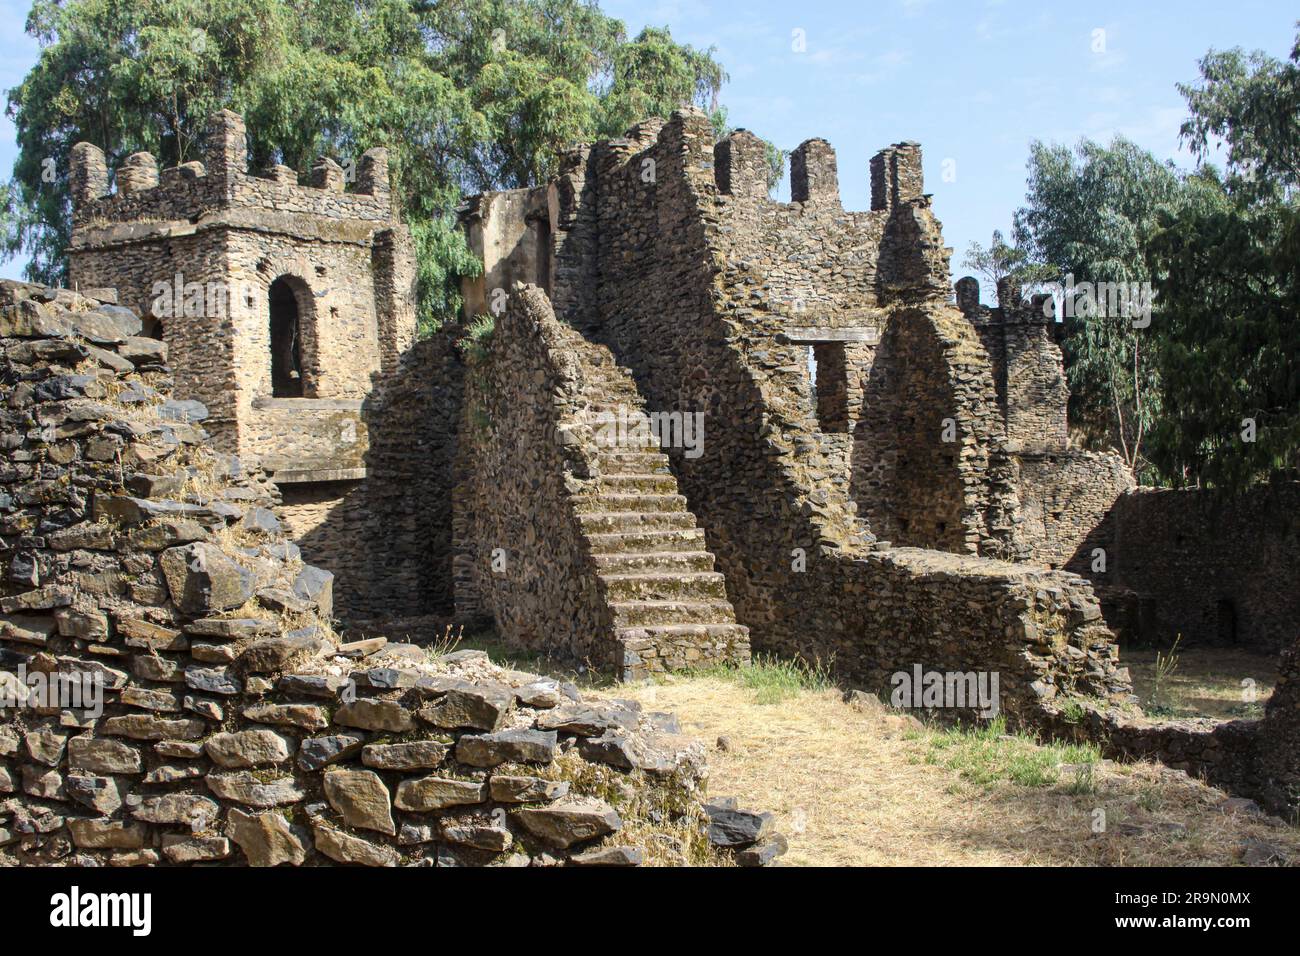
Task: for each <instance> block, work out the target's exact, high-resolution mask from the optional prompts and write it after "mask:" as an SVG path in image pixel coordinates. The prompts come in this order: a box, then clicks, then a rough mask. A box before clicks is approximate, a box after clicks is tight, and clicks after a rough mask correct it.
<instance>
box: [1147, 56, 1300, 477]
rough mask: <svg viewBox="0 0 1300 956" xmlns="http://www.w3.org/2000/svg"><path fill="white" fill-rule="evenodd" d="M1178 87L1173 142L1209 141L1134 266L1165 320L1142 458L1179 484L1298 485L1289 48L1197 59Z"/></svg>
mask: <svg viewBox="0 0 1300 956" xmlns="http://www.w3.org/2000/svg"><path fill="white" fill-rule="evenodd" d="M1200 70H1201V82H1200V83H1199V84H1198V85H1187V86H1181V87H1180V88H1179V89H1180V91H1181V92H1182V93H1183V95H1184V96H1185V97H1186V99H1187V103H1188V106H1189V107H1190V109H1191V117H1190V118H1189V119H1188V121H1187V122H1186V123H1185V124H1184V125H1183V135H1184V137H1185V139H1186V141H1187V142H1188V143H1189V144H1190V145H1191V146H1192V147H1193V149H1195V150H1196V151H1197V152H1198V154H1199V155H1200V156H1201V157H1202V158H1204V157H1205V156H1206V155H1207V154H1208V152H1209V150H1210V148H1211V147H1212V146H1213V145H1214V144H1216V143H1218V142H1221V143H1222V144H1223V145H1224V146H1225V147H1226V153H1227V157H1228V163H1229V172H1228V173H1226V174H1220V173H1219V171H1218V170H1216V169H1214V168H1213V167H1210V166H1206V167H1204V168H1203V170H1202V172H1201V175H1199V176H1198V177H1196V178H1195V186H1196V188H1195V190H1194V193H1193V201H1191V202H1188V203H1185V204H1184V205H1183V206H1182V207H1181V208H1179V209H1177V210H1168V211H1165V212H1163V213H1162V214H1161V215H1160V216H1159V221H1158V227H1157V229H1156V230H1155V232H1154V233H1153V235H1152V236H1151V238H1150V241H1149V244H1148V248H1147V259H1148V262H1149V264H1150V268H1151V269H1152V271H1153V272H1154V273H1155V274H1157V275H1158V276H1159V277H1160V282H1159V292H1160V296H1161V298H1162V300H1163V302H1164V309H1165V313H1166V314H1167V316H1168V323H1169V327H1168V332H1167V334H1166V336H1165V338H1164V341H1163V347H1162V349H1161V355H1160V369H1161V377H1162V387H1163V391H1164V396H1165V408H1166V412H1165V414H1164V416H1163V417H1162V419H1161V420H1160V422H1159V423H1158V425H1157V427H1156V430H1155V433H1154V434H1153V436H1152V443H1151V450H1152V455H1153V457H1154V458H1155V460H1156V461H1157V463H1158V464H1159V465H1160V467H1161V469H1162V471H1163V472H1164V473H1165V474H1167V475H1168V476H1169V477H1170V479H1171V480H1172V481H1174V482H1175V483H1179V484H1184V483H1188V484H1202V485H1208V486H1212V487H1217V488H1220V489H1223V490H1225V491H1232V490H1237V489H1240V488H1242V487H1245V486H1247V485H1249V484H1250V483H1252V482H1254V481H1258V480H1261V479H1265V478H1269V477H1287V478H1293V479H1294V478H1298V477H1300V209H1298V208H1297V185H1298V184H1300V37H1298V38H1297V42H1296V44H1295V45H1294V47H1293V49H1292V52H1291V56H1290V59H1289V61H1287V62H1283V61H1279V60H1276V59H1273V58H1271V57H1268V56H1265V55H1264V54H1262V53H1258V52H1257V53H1253V54H1250V55H1246V54H1243V53H1242V51H1240V50H1230V51H1228V52H1226V53H1213V52H1212V53H1210V54H1209V55H1208V56H1206V57H1205V58H1204V59H1203V60H1202V61H1201V64H1200Z"/></svg>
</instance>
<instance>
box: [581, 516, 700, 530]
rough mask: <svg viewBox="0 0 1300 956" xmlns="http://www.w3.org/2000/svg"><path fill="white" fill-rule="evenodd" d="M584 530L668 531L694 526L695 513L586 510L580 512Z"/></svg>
mask: <svg viewBox="0 0 1300 956" xmlns="http://www.w3.org/2000/svg"><path fill="white" fill-rule="evenodd" d="M578 520H579V521H580V522H581V523H582V530H583V531H584V532H585V533H587V534H603V533H605V532H610V531H666V530H668V529H670V528H680V529H685V528H694V527H695V515H693V514H691V513H690V512H689V511H663V512H654V511H651V512H645V511H586V512H582V511H580V512H578Z"/></svg>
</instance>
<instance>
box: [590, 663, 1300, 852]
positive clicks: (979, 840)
mask: <svg viewBox="0 0 1300 956" xmlns="http://www.w3.org/2000/svg"><path fill="white" fill-rule="evenodd" d="M603 694H604V695H605V696H617V697H632V698H635V699H638V700H640V701H641V703H642V704H643V705H645V706H646V707H647V708H648V709H653V710H666V711H672V712H674V713H676V714H677V715H678V717H679V718H680V719H681V721H682V725H683V730H684V731H685V732H686V733H689V734H693V735H697V736H699V737H702V738H704V739H705V740H706V741H707V742H709V743H710V744H711V745H712V744H713V743H714V741H716V740H717V739H718V738H719V737H722V736H725V737H726V738H728V740H729V749H727V750H719V749H711V751H710V759H709V762H710V767H711V778H710V783H709V791H710V793H711V794H715V795H736V796H738V797H740V798H741V800H742V801H743V805H744V806H745V807H746V808H751V809H768V810H772V811H774V812H775V813H776V814H777V817H778V829H779V830H781V832H783V833H785V834H786V835H787V836H788V838H789V840H790V852H789V853H788V854H787V855H786V856H785V857H784V858H783V860H782V863H783V865H796V866H799V865H821V866H892V865H935V866H951V865H972V866H974V865H1013V866H1024V865H1102V866H1142V865H1164V866H1170V865H1172V866H1179V865H1230V864H1236V863H1239V862H1240V858H1241V852H1242V843H1243V841H1245V840H1252V839H1253V840H1262V841H1266V842H1267V843H1269V844H1272V845H1273V846H1275V847H1278V848H1279V849H1281V850H1283V851H1284V852H1285V853H1286V854H1287V855H1288V856H1290V857H1291V858H1292V859H1293V860H1294V859H1300V830H1296V829H1294V828H1292V827H1290V826H1288V825H1286V824H1283V823H1281V822H1280V821H1277V820H1274V819H1272V818H1256V817H1253V816H1249V815H1246V814H1244V813H1234V812H1225V810H1224V809H1222V808H1221V806H1220V804H1222V802H1223V801H1224V799H1225V796H1226V795H1225V794H1224V793H1222V792H1221V791H1219V790H1216V789H1214V788H1211V787H1208V786H1206V785H1204V784H1202V783H1200V782H1198V781H1196V780H1192V779H1189V778H1188V777H1187V776H1186V775H1184V774H1181V773H1178V772H1175V771H1171V770H1168V769H1167V768H1163V767H1160V766H1157V765H1153V764H1138V765H1115V764H1110V763H1109V762H1106V763H1103V764H1100V765H1098V766H1097V768H1096V769H1095V772H1094V774H1093V781H1092V785H1093V787H1094V788H1095V789H1094V790H1093V791H1092V792H1085V793H1077V794H1076V793H1072V792H1071V789H1072V787H1071V784H1072V783H1073V782H1074V781H1075V776H1074V774H1073V772H1072V771H1070V770H1066V771H1065V772H1063V773H1061V774H1060V780H1059V782H1058V783H1056V784H1054V785H1051V786H1046V787H1029V786H1021V785H1018V784H1014V783H1010V782H1008V781H1006V780H999V781H997V782H994V783H992V784H989V785H981V784H975V783H971V782H968V780H966V779H963V777H962V776H961V773H960V772H959V770H954V769H948V768H947V767H946V766H943V765H942V763H931V762H927V759H928V758H929V759H933V755H934V754H935V753H936V750H935V746H936V741H939V740H941V738H940V737H939V733H938V732H937V731H934V730H930V729H927V728H918V727H917V726H916V725H915V723H914V722H913V721H912V720H911V719H910V718H908V717H905V716H902V715H899V714H898V713H897V712H895V711H891V710H889V709H888V708H886V707H884V706H883V705H881V704H878V703H877V702H876V701H874V699H873V700H870V701H868V702H866V703H855V704H847V703H845V702H844V701H843V699H842V697H841V695H840V692H839V691H836V690H815V691H814V690H804V691H798V692H795V693H793V694H790V695H787V696H785V697H784V698H783V699H780V700H778V701H776V702H774V703H761V704H760V703H758V702H757V693H756V691H755V690H753V689H750V688H746V687H743V686H740V685H739V684H738V683H737V682H736V681H735V680H734V679H728V678H727V677H725V676H703V677H700V676H697V677H688V676H681V677H669V678H667V679H665V680H663V681H661V682H657V683H646V684H641V685H636V686H624V687H619V688H616V689H610V690H606V691H604V692H603ZM995 743H996V742H995ZM1098 809H1103V810H1104V811H1105V814H1106V827H1105V832H1102V833H1094V832H1093V825H1094V819H1095V816H1094V814H1095V811H1096V810H1098ZM1176 825H1181V826H1182V827H1185V830H1181V829H1179V827H1178V826H1176ZM1134 827H1141V829H1140V831H1138V832H1133V828H1134Z"/></svg>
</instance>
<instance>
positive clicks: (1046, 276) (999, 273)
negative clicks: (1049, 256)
mask: <svg viewBox="0 0 1300 956" xmlns="http://www.w3.org/2000/svg"><path fill="white" fill-rule="evenodd" d="M962 264H963V265H964V266H965V267H966V268H967V269H973V270H974V271H975V272H976V273H977V274H978V275H980V276H983V277H984V279H986V280H987V281H988V283H989V285H990V286H991V287H992V288H993V289H995V290H996V289H997V288H999V287H1000V286H1001V284H1002V280H1003V279H1011V280H1012V281H1013V282H1015V284H1016V286H1017V287H1018V290H1019V292H1020V293H1021V294H1022V295H1023V294H1024V292H1025V291H1026V289H1027V288H1028V287H1030V286H1036V285H1038V284H1039V283H1042V282H1051V281H1054V280H1055V279H1056V278H1057V272H1056V269H1055V268H1054V267H1052V266H1048V265H1043V264H1041V263H1037V262H1033V261H1032V260H1031V259H1030V255H1029V252H1028V251H1027V250H1025V249H1022V248H1020V247H1019V246H1015V245H1007V242H1006V240H1005V239H1004V238H1003V237H1002V231H1001V230H1000V229H994V230H993V238H992V240H991V241H990V242H989V245H988V248H987V249H986V248H985V247H984V246H982V245H980V243H978V242H972V243H971V244H970V248H969V249H968V250H967V252H966V258H965V259H964V260H963V263H962Z"/></svg>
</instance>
